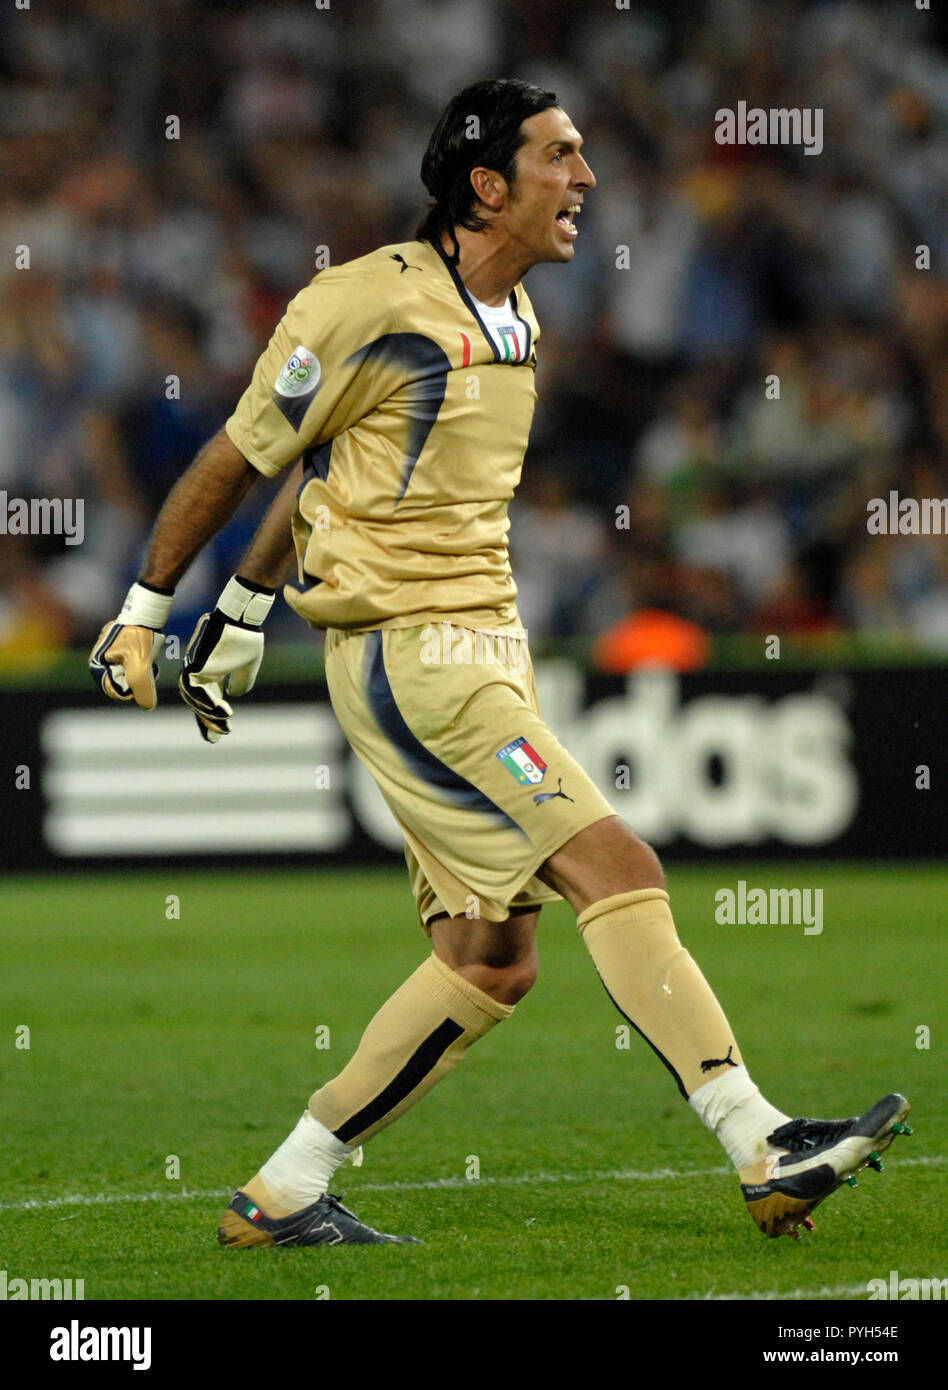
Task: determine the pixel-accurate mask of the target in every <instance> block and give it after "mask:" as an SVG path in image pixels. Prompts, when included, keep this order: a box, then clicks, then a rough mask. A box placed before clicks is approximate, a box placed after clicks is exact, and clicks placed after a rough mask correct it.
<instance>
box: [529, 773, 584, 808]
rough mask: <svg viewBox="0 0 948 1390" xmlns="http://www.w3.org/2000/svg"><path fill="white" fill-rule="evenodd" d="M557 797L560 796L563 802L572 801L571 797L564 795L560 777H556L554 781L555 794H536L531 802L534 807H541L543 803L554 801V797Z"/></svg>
mask: <svg viewBox="0 0 948 1390" xmlns="http://www.w3.org/2000/svg"><path fill="white" fill-rule="evenodd" d="M558 796H561V797H562V798H563V800H564V801H572V800H573V798H572V797H571V796H567V795H566V793H565V792H564V790H563V779H562V777H557V779H556V791H555V792H536V793H535V794H534V797H533V801H534V804H535V805H537V806H541V805H542V804H543V802H544V801H553V800H554V799H555V798H556V797H558ZM574 804H575V803H574Z"/></svg>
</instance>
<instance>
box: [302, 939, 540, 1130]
mask: <svg viewBox="0 0 948 1390" xmlns="http://www.w3.org/2000/svg"><path fill="white" fill-rule="evenodd" d="M512 1013H513V1005H512V1004H499V1003H498V1002H497V1000H496V999H491V998H490V996H489V995H487V994H485V993H484V992H483V990H480V989H477V988H476V986H474V985H472V984H470V983H469V982H468V981H467V980H464V979H462V978H461V976H460V975H458V974H456V973H455V971H453V970H452V969H451V967H450V966H448V965H445V963H444V961H442V960H439V959H438V957H437V956H436V955H435V954H434V953H433V952H432V954H431V955H430V956H429V957H428V959H427V960H426V961H425V962H424V963H423V964H422V965H420V966H419V967H418V969H417V970H416V971H415V973H414V974H413V975H410V976H409V977H408V979H407V980H406V981H405V983H404V984H403V985H402V986H401V988H400V989H397V990H396V991H395V993H394V994H393V995H392V997H391V998H390V999H388V1000H387V1001H386V1002H385V1003H384V1004H383V1005H382V1007H381V1009H379V1011H378V1013H377V1014H376V1015H375V1017H374V1018H373V1019H372V1020H371V1021H370V1023H369V1025H368V1027H367V1028H366V1030H365V1032H364V1033H363V1034H362V1040H361V1042H360V1043H359V1046H358V1048H357V1049H356V1051H355V1054H354V1055H353V1057H352V1058H351V1060H350V1061H349V1062H348V1063H347V1064H346V1066H345V1067H344V1068H343V1069H342V1071H341V1072H340V1073H339V1075H338V1076H337V1077H335V1078H334V1079H333V1080H332V1081H330V1082H328V1083H327V1084H326V1085H325V1086H323V1087H322V1089H321V1090H319V1091H316V1093H315V1094H314V1095H312V1096H311V1097H310V1102H309V1113H310V1114H311V1115H312V1116H313V1118H314V1119H315V1120H318V1121H319V1122H320V1124H323V1125H325V1126H326V1128H327V1129H328V1130H331V1131H332V1133H333V1134H335V1135H336V1137H337V1138H338V1139H341V1140H342V1141H343V1143H345V1144H349V1145H352V1146H355V1145H358V1144H362V1143H363V1142H364V1141H365V1140H366V1139H370V1138H371V1137H372V1135H373V1134H377V1133H378V1131H379V1130H380V1129H384V1128H385V1126H386V1125H389V1124H391V1123H392V1121H393V1120H395V1119H397V1118H398V1116H399V1115H402V1114H404V1112H405V1111H406V1110H408V1109H409V1108H410V1107H411V1106H413V1105H414V1104H415V1102H416V1101H418V1100H420V1099H421V1097H422V1096H423V1095H426V1094H427V1092H428V1091H430V1090H431V1088H432V1087H433V1086H434V1085H435V1084H436V1082H438V1081H440V1080H441V1078H442V1077H443V1076H446V1075H447V1073H448V1072H449V1071H451V1069H452V1068H453V1067H455V1066H457V1064H458V1062H460V1060H461V1058H462V1057H463V1056H464V1054H465V1052H466V1051H467V1049H468V1048H469V1047H470V1045H471V1043H473V1042H476V1041H477V1039H478V1038H482V1037H483V1036H484V1034H485V1033H487V1032H489V1031H490V1029H491V1028H493V1027H494V1025H495V1024H496V1023H500V1022H501V1020H503V1019H505V1018H507V1017H508V1016H509V1015H510V1014H512Z"/></svg>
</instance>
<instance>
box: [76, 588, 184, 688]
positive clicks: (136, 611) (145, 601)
mask: <svg viewBox="0 0 948 1390" xmlns="http://www.w3.org/2000/svg"><path fill="white" fill-rule="evenodd" d="M172 598H173V595H172V594H171V593H170V592H169V591H168V590H167V589H153V588H151V587H150V586H149V585H148V584H133V585H132V587H131V588H130V589H129V591H128V593H127V595H126V597H125V602H124V603H123V604H122V611H121V612H120V613H119V615H118V617H117V618H114V619H113V620H112V621H111V622H108V623H106V625H105V627H104V628H103V629H102V631H101V632H100V633H99V635H98V637H97V638H96V641H95V646H94V647H93V648H92V651H91V653H90V654H89V669H90V671H91V672H92V679H93V680H94V681H95V683H96V685H98V686H99V688H100V689H101V690H102V691H103V692H104V694H106V695H108V697H109V699H110V700H134V701H135V703H136V705H139V706H140V707H141V708H142V709H154V708H155V705H157V703H158V693H157V691H156V690H155V677H156V676H157V674H158V653H159V652H160V651H161V644H162V640H163V636H164V634H163V632H162V629H163V628H164V625H165V622H166V620H167V617H168V613H169V612H170V609H171V603H172Z"/></svg>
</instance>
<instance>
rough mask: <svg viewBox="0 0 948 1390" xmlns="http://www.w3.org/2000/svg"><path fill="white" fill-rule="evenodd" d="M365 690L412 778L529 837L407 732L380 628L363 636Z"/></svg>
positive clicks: (377, 718) (515, 823) (371, 708)
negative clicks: (412, 774)
mask: <svg viewBox="0 0 948 1390" xmlns="http://www.w3.org/2000/svg"><path fill="white" fill-rule="evenodd" d="M365 688H366V695H367V697H368V702H369V708H370V710H371V711H372V714H373V716H374V718H375V721H376V723H377V724H378V726H379V728H380V729H381V730H382V732H383V733H384V734H385V736H386V737H387V738H388V740H389V742H390V743H392V744H394V746H395V747H396V748H397V749H398V751H399V753H400V754H401V755H402V757H403V758H404V760H405V762H406V763H407V764H408V766H409V768H411V770H412V772H413V773H414V774H415V776H416V777H420V778H421V780H422V781H423V782H427V783H428V785H429V787H434V788H435V789H436V790H437V791H439V792H441V793H443V794H444V795H445V797H446V798H447V799H448V800H449V801H450V802H451V803H452V804H453V805H455V806H459V807H463V809H464V810H466V811H480V812H481V814H482V815H486V816H490V817H491V818H492V819H493V820H495V821H498V822H499V824H500V825H502V826H505V827H506V828H507V829H509V830H516V831H517V833H518V834H519V835H523V837H524V839H528V838H529V836H528V835H527V833H526V831H525V830H523V829H522V828H521V827H520V826H519V825H518V824H517V822H516V821H515V820H512V819H511V817H510V816H508V815H507V812H506V811H504V810H502V809H501V808H500V807H499V806H498V805H497V804H496V802H494V801H491V799H490V797H489V796H485V794H484V793H483V792H482V791H481V790H480V789H479V788H478V787H475V786H474V784H473V783H472V782H468V781H467V779H466V778H465V777H462V776H461V775H460V774H459V773H457V772H455V771H454V769H453V768H451V767H448V765H447V763H443V762H442V761H441V759H440V758H436V757H435V755H434V753H432V752H431V750H430V749H429V748H426V747H425V745H424V744H423V743H422V742H421V741H420V740H419V739H417V738H416V737H415V735H414V734H413V733H412V731H411V729H409V727H408V725H407V724H406V723H405V720H404V718H403V716H402V712H401V710H400V709H399V708H398V705H397V704H396V702H395V696H394V694H393V692H392V687H391V685H390V684H389V680H388V673H387V672H386V670H385V658H384V655H383V652H382V631H381V629H380V628H376V629H375V630H374V632H370V633H368V635H367V641H366V659H365Z"/></svg>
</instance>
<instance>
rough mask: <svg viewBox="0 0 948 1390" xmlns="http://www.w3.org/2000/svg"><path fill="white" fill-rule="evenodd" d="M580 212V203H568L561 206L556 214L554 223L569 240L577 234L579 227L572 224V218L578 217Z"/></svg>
mask: <svg viewBox="0 0 948 1390" xmlns="http://www.w3.org/2000/svg"><path fill="white" fill-rule="evenodd" d="M581 212H582V203H570V204H569V206H568V207H565V208H561V209H560V211H559V212H558V213H557V214H556V225H557V226H558V227H559V229H560V231H561V232H562V233H563V235H564V236H568V237H569V238H570V240H573V238H575V237H577V236H579V228H578V227H577V226H575V225H574V223H573V218H574V217H578V216H579V214H580V213H581Z"/></svg>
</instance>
